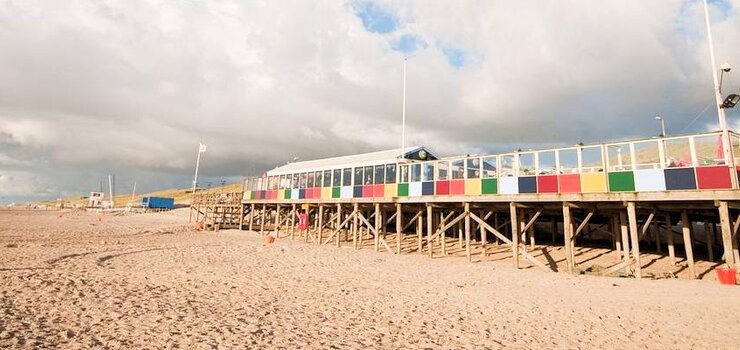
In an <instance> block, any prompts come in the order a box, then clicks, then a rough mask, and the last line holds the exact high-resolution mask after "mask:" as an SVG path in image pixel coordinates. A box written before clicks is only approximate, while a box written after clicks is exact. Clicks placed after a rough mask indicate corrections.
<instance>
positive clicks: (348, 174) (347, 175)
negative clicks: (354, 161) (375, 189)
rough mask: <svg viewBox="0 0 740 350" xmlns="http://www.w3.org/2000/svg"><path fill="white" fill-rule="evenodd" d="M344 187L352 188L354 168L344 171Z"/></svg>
mask: <svg viewBox="0 0 740 350" xmlns="http://www.w3.org/2000/svg"><path fill="white" fill-rule="evenodd" d="M342 186H352V168H344V169H342Z"/></svg>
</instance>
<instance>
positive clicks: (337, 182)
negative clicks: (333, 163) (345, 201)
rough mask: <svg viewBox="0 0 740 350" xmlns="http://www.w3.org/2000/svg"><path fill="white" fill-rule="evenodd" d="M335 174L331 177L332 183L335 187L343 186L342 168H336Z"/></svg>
mask: <svg viewBox="0 0 740 350" xmlns="http://www.w3.org/2000/svg"><path fill="white" fill-rule="evenodd" d="M333 173H334V174H333V176H332V178H331V185H332V186H334V187H339V186H342V170H341V169H334V171H333Z"/></svg>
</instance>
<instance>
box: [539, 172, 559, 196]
mask: <svg viewBox="0 0 740 350" xmlns="http://www.w3.org/2000/svg"><path fill="white" fill-rule="evenodd" d="M537 192H538V193H557V192H558V176H557V175H540V176H537Z"/></svg>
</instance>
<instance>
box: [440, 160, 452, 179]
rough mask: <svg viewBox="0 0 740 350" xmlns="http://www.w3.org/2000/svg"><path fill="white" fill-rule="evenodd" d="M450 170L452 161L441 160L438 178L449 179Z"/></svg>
mask: <svg viewBox="0 0 740 350" xmlns="http://www.w3.org/2000/svg"><path fill="white" fill-rule="evenodd" d="M449 172H450V162H448V161H446V160H440V161H438V162H437V180H447V178H448V176H449Z"/></svg>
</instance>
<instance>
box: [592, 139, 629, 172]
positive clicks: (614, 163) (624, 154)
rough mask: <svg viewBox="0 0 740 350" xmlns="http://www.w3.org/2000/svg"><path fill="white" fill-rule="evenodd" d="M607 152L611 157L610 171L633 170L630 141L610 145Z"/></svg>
mask: <svg viewBox="0 0 740 350" xmlns="http://www.w3.org/2000/svg"><path fill="white" fill-rule="evenodd" d="M606 153H607V157H609V171H623V170H632V152H631V151H630V145H629V144H628V143H622V144H616V145H608V146H606ZM584 168H585V160H584ZM584 170H585V169H584Z"/></svg>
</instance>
